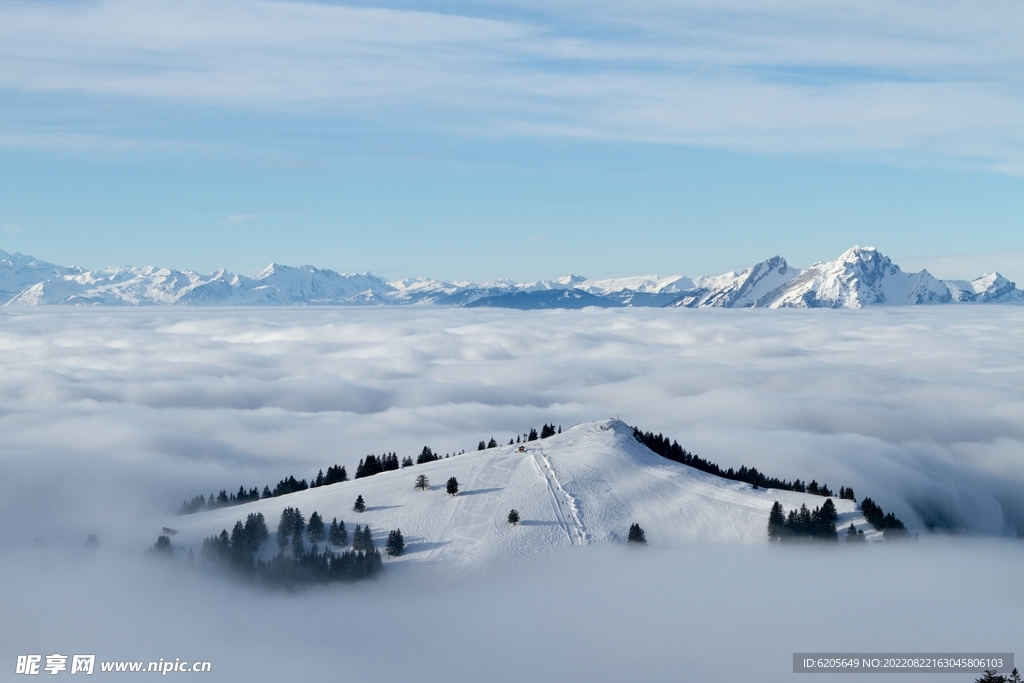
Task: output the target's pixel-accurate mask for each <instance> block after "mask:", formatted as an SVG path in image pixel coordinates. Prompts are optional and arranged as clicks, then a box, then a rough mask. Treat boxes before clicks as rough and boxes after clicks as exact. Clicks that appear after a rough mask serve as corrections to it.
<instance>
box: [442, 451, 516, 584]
mask: <svg viewBox="0 0 1024 683" xmlns="http://www.w3.org/2000/svg"><path fill="white" fill-rule="evenodd" d="M519 462H520V459H518V458H513V457H510V456H508V455H505V456H501V455H495V456H492V457H490V458H489V459H488V461H487V462H486V463H485V464H484V466H483V467H482V468H480V470H479V472H478V473H477V475H476V476H475V477H474V478H473V480H472V481H471V482H470V483H469V486H467V487H466V489H464V492H465V493H470V492H472V491H475V490H477V489H491V490H489V491H487V492H485V493H475V494H473V495H461V496H459V495H457V496H455V501H454V504H455V506H456V509H455V512H454V513H453V514H452V516H451V518H450V519H449V521H448V525H447V528H446V530H445V532H446V533H444V534H443V535H442V536H443V537H447V538H449V539H451V541H450V543H448V544H447V545H445V546H444V547H442V548H440V549H439V550H438V552H437V557H438V558H440V559H442V560H444V561H449V560H450V561H452V562H454V563H456V564H462V565H465V564H469V563H470V562H471V561H472V560H473V558H474V557H475V556H476V554H477V552H478V551H479V550H480V546H481V545H482V544H483V542H484V541H485V540H486V538H487V534H488V532H489V530H490V528H491V526H492V525H493V524H494V520H495V516H496V515H497V514H498V504H499V503H500V501H501V495H502V491H503V490H504V489H505V486H506V485H507V484H508V480H509V478H510V477H511V476H512V473H513V472H514V471H515V469H516V467H517V466H518V465H519ZM429 557H431V559H433V557H434V553H433V552H432V553H431V555H430V556H429Z"/></svg>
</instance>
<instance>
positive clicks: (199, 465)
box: [0, 306, 1024, 545]
mask: <svg viewBox="0 0 1024 683" xmlns="http://www.w3.org/2000/svg"><path fill="white" fill-rule="evenodd" d="M2 319H3V325H2V326H0V329H2V332H0V348H3V354H2V357H0V364H2V368H0V475H2V476H0V482H2V483H0V487H2V489H0V492H2V494H3V495H2V496H0V501H2V502H0V508H2V509H0V514H3V515H7V516H12V515H13V516H15V517H17V518H19V519H22V520H23V521H22V522H21V523H19V524H17V525H11V526H5V527H4V529H3V531H0V534H2V535H3V536H7V537H9V538H8V540H9V541H13V542H15V543H16V544H18V545H22V544H25V543H30V542H33V541H34V539H35V538H36V537H40V536H41V537H47V538H49V537H52V536H54V535H55V534H56V536H58V537H66V538H72V539H74V538H78V537H84V534H85V533H88V532H89V531H92V530H94V529H95V528H108V527H109V528H120V529H122V530H123V535H122V538H123V539H124V543H125V544H128V545H131V544H137V543H139V542H141V541H140V540H139V539H148V537H149V535H150V531H151V529H152V525H153V524H154V523H155V521H156V520H159V519H161V518H162V516H163V515H164V514H166V513H167V512H168V511H169V510H172V509H173V508H174V507H176V506H177V504H179V503H180V502H181V500H182V499H184V498H186V497H191V496H192V495H195V494H198V493H209V491H210V489H218V490H219V489H220V488H232V487H233V488H235V489H237V487H238V485H240V484H244V485H245V486H246V487H251V486H256V485H259V486H260V487H262V486H263V485H264V484H267V483H271V484H272V483H274V482H276V481H277V480H278V479H280V478H282V477H284V476H287V475H289V474H295V475H296V476H298V477H307V478H308V477H309V476H311V475H315V473H316V471H317V470H318V469H320V468H326V467H327V466H328V465H331V464H335V463H339V464H345V465H347V466H348V468H349V470H352V469H353V467H354V465H355V464H356V462H357V461H358V459H359V458H361V457H362V456H364V455H365V454H367V453H371V452H372V453H380V452H383V451H385V450H387V451H392V450H394V451H397V452H398V453H400V454H403V455H404V454H412V453H416V452H418V451H419V449H420V448H421V447H422V446H423V445H424V444H428V445H430V446H431V447H432V448H434V449H435V450H437V451H440V452H454V451H458V450H461V449H463V448H472V447H474V445H475V444H476V443H477V441H479V440H480V439H482V438H490V437H491V436H495V437H496V438H498V439H499V440H506V441H507V439H508V438H510V437H511V436H513V435H515V434H517V433H522V432H523V431H525V430H527V429H529V428H530V427H534V426H539V425H540V424H541V423H543V422H549V421H552V422H555V423H557V424H562V425H564V426H569V425H571V424H574V423H577V422H583V421H590V420H594V419H600V418H605V417H609V416H614V415H619V416H621V417H622V419H624V420H626V421H627V422H629V423H630V424H635V425H638V426H640V427H642V428H644V429H649V430H653V431H656V432H657V431H661V432H664V433H665V434H667V435H670V436H672V437H674V438H676V439H678V440H679V441H680V443H681V444H682V445H683V446H684V447H686V448H688V449H689V450H691V451H693V452H696V453H698V454H700V455H702V456H703V457H706V458H709V459H711V460H713V461H716V462H719V463H720V464H722V465H725V466H736V467H738V466H739V465H741V464H746V465H748V466H756V467H757V468H758V469H760V470H762V471H765V472H768V473H770V474H773V475H775V476H781V477H785V478H793V477H800V478H802V479H807V480H809V479H812V478H814V479H817V480H818V481H819V482H820V481H825V482H827V483H828V484H830V485H831V486H832V487H833V488H838V487H839V486H841V485H845V486H852V487H853V488H854V490H855V491H857V492H858V493H859V494H860V495H861V496H863V495H871V496H872V497H874V498H875V499H876V500H878V501H879V502H880V503H881V504H882V505H883V507H884V508H886V509H887V510H888V509H893V510H895V511H896V513H897V514H898V515H899V516H900V517H902V518H904V519H905V520H906V521H907V522H908V523H910V524H911V525H912V526H914V527H915V528H918V529H921V528H924V527H925V526H931V527H937V528H950V529H961V530H968V531H974V532H982V533H990V534H1015V533H1016V532H1018V531H1020V530H1022V529H1024V509H1022V507H1021V504H1020V502H1019V501H1020V500H1021V496H1020V493H1021V491H1022V490H1024V457H1022V454H1024V449H1022V446H1024V397H1022V393H1021V389H1020V387H1021V386H1022V385H1024V383H1022V382H1021V375H1022V373H1024V361H1022V357H1021V352H1020V348H1019V339H1020V338H1021V335H1022V333H1024V330H1022V327H1024V311H1021V310H1020V309H1019V308H1016V307H1000V306H979V307H976V308H971V309H970V310H967V309H964V310H960V309H957V310H956V311H949V310H940V309H932V308H924V309H915V310H903V309H900V310H870V311H867V310H863V311H846V312H836V311H781V312H780V311H773V312H767V313H763V312H760V311H718V310H697V311H678V310H672V311H665V310H657V309H652V310H644V309H630V310H602V311H599V310H590V309H588V310H584V311H549V312H518V311H486V310H448V309H442V310H437V309H421V308H414V309H403V310H382V309H367V310H347V309H346V310H337V309H304V310H281V311H278V310H267V309H220V310H209V311H207V310H203V311H195V310H187V311H165V310H160V311H157V310H152V309H150V310H104V311H97V310H87V309H75V310H69V309H61V310H55V311H28V312H15V313H7V312H5V313H4V314H3V317H2ZM39 492H46V495H39ZM70 510H74V511H75V512H74V514H73V515H71V516H70V517H67V518H66V519H65V517H66V516H67V515H68V511H70ZM118 533H121V532H118Z"/></svg>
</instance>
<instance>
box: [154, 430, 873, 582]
mask: <svg viewBox="0 0 1024 683" xmlns="http://www.w3.org/2000/svg"><path fill="white" fill-rule="evenodd" d="M420 474H425V475H427V477H428V478H429V479H430V484H431V486H430V490H428V491H419V490H417V489H416V488H415V487H414V482H415V479H416V476H417V475H420ZM449 477H456V478H457V479H458V481H459V487H460V492H459V494H458V495H457V496H454V497H452V496H449V495H447V493H446V492H445V482H446V481H447V480H448V478H449ZM360 495H361V496H362V497H363V499H364V500H365V501H366V505H367V510H366V512H364V513H356V512H353V511H352V505H353V503H354V501H355V499H356V496H360ZM776 500H778V501H780V502H781V503H782V504H783V506H784V507H785V508H786V509H787V510H788V509H790V508H797V507H799V506H800V505H801V504H803V503H805V504H806V505H807V506H808V507H809V508H811V509H813V508H814V507H815V506H819V505H821V504H822V503H823V502H824V500H825V499H824V498H821V497H820V496H813V495H810V494H802V493H792V492H788V491H779V490H774V489H763V488H762V489H757V490H755V489H753V488H752V487H751V486H750V485H749V484H744V483H740V482H734V481H729V480H726V479H721V478H719V477H715V476H713V475H710V474H706V473H704V472H700V471H698V470H695V469H693V468H690V467H687V466H685V465H680V464H678V463H675V462H672V461H670V460H666V459H665V458H662V457H661V456H659V455H657V454H655V453H653V452H651V451H650V450H648V449H647V448H646V447H645V446H643V445H642V444H640V443H639V442H637V441H636V439H634V438H633V435H632V430H631V429H630V428H629V427H628V426H626V425H625V424H624V423H622V422H620V421H618V420H605V421H601V422H591V423H585V424H581V425H577V426H576V427H573V428H572V429H568V430H566V431H565V432H564V433H562V434H559V435H556V436H553V437H550V438H547V439H542V440H540V441H533V442H529V443H527V444H524V450H523V451H520V450H519V446H504V447H498V448H492V449H488V450H485V451H474V452H472V453H466V454H463V455H459V456H455V457H452V458H448V459H443V460H438V461H435V462H432V463H427V464H422V465H415V466H413V467H410V468H405V469H401V470H394V471H389V472H383V473H381V474H377V475H375V476H372V477H366V478H363V479H357V480H353V481H347V482H343V483H340V484H332V485H330V486H322V487H319V488H313V489H309V490H306V491H302V492H299V493H293V494H289V495H286V496H280V497H277V498H269V499H265V500H260V501H254V502H252V503H247V504H245V505H238V506H233V507H227V508H221V509H219V510H213V511H210V512H203V513H197V514H194V515H187V516H182V517H174V518H171V519H168V520H167V526H168V527H171V528H173V529H175V530H177V531H178V532H179V533H178V534H177V535H175V537H174V544H175V545H177V546H181V547H191V548H193V549H194V550H195V551H196V552H198V550H199V548H200V546H201V545H202V541H203V539H204V538H206V537H208V536H211V535H214V534H217V533H219V532H220V531H221V530H222V529H227V530H229V531H230V529H231V527H232V526H233V525H234V523H235V521H236V520H239V519H242V520H244V519H245V517H246V515H248V514H249V513H250V512H262V513H263V515H264V517H266V519H267V522H268V525H269V526H270V527H271V532H273V530H274V529H275V528H276V525H277V521H278V519H279V518H280V516H281V511H282V510H283V509H284V508H285V507H289V506H290V507H297V508H298V509H299V510H301V511H302V513H303V514H304V515H305V516H306V517H307V518H308V517H309V515H311V514H312V513H313V512H314V511H316V512H319V513H320V515H321V516H323V517H324V518H325V519H326V521H327V522H328V523H329V522H330V521H331V520H332V519H333V518H335V517H337V518H338V519H339V520H344V521H345V523H346V526H347V527H348V529H349V531H350V533H351V530H352V529H353V528H354V527H355V525H356V524H364V525H365V524H369V525H370V527H371V528H372V529H373V532H374V538H375V541H376V543H377V545H378V547H382V546H383V542H384V539H385V538H386V536H387V533H388V531H389V530H391V529H399V528H400V529H401V530H402V534H403V536H404V537H405V541H406V546H407V548H406V549H407V554H406V555H404V556H403V557H401V558H398V559H396V560H394V561H399V562H439V563H446V564H450V565H455V566H457V567H468V568H485V567H488V566H494V565H498V564H505V563H508V562H511V561H515V560H517V559H522V558H527V557H533V556H539V555H545V554H549V553H554V552H559V551H563V550H566V549H569V548H571V547H573V546H581V545H589V544H594V543H622V542H624V541H625V540H626V535H627V532H628V530H629V526H630V524H632V523H633V522H637V523H639V524H640V525H641V526H642V527H643V529H644V530H645V531H646V534H647V539H648V541H649V542H650V543H652V544H656V545H677V544H684V543H688V542H694V541H704V542H708V541H710V542H724V543H764V542H767V533H766V528H767V527H766V525H767V520H768V512H769V511H770V509H771V506H772V503H773V502H774V501H776ZM833 502H834V503H835V505H836V507H837V509H838V511H839V521H838V522H837V527H839V528H840V530H841V531H842V530H843V529H845V528H846V527H847V526H849V524H850V523H851V522H852V523H853V524H855V525H856V526H857V528H858V529H863V530H864V531H865V533H866V534H867V535H868V537H869V538H872V539H877V538H880V534H878V532H876V531H874V530H873V529H872V528H871V527H870V525H869V524H868V523H867V522H866V520H865V519H864V518H863V515H862V514H861V512H860V511H859V510H857V509H856V506H855V504H854V503H853V502H852V501H848V500H839V499H837V498H834V499H833ZM512 508H515V509H517V510H518V511H519V513H520V516H521V520H522V521H521V522H520V523H519V525H517V526H513V525H510V524H509V523H508V522H507V519H506V518H507V515H508V512H509V510H511V509H512ZM273 536H274V535H273V533H271V539H270V541H269V542H268V543H267V545H266V547H265V548H264V553H265V554H266V553H271V552H272V551H273V549H275V548H276V546H275V543H274V541H275V539H274V537H273ZM840 537H841V538H842V533H841V534H840Z"/></svg>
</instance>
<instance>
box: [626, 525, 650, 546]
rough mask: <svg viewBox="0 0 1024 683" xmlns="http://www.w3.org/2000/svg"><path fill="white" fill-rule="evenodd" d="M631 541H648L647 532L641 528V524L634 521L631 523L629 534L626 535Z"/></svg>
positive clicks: (628, 540) (627, 539)
mask: <svg viewBox="0 0 1024 683" xmlns="http://www.w3.org/2000/svg"><path fill="white" fill-rule="evenodd" d="M626 541H627V542H629V543H647V534H645V533H644V530H643V529H641V528H640V525H639V524H637V523H636V522H633V523H632V524H630V525H629V535H627V536H626Z"/></svg>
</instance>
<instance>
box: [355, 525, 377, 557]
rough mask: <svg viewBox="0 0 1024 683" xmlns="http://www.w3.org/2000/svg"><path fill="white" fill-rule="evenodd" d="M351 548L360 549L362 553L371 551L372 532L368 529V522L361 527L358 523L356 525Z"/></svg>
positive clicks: (372, 547) (372, 548)
mask: <svg viewBox="0 0 1024 683" xmlns="http://www.w3.org/2000/svg"><path fill="white" fill-rule="evenodd" d="M352 549H353V550H360V551H362V552H364V553H370V552H373V550H374V545H373V532H371V531H370V525H369V524H367V525H366V526H364V527H363V528H362V529H360V528H359V525H358V524H357V525H356V531H355V533H354V534H353V536H352Z"/></svg>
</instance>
